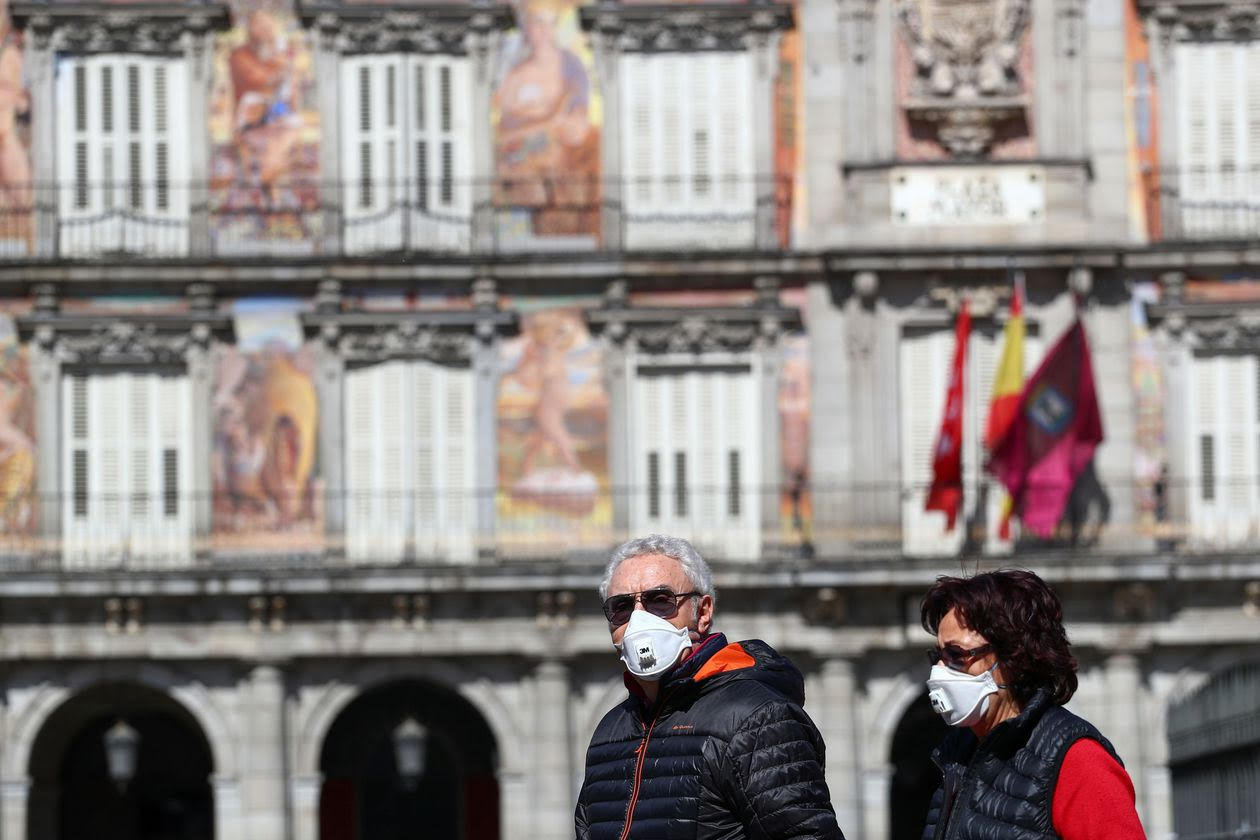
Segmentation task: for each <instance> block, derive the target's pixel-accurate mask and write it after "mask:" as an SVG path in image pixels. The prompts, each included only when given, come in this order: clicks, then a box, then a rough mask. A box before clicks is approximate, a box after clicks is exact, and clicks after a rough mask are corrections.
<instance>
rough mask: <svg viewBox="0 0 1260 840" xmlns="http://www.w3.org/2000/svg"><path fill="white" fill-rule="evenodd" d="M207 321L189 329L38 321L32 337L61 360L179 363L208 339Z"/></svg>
mask: <svg viewBox="0 0 1260 840" xmlns="http://www.w3.org/2000/svg"><path fill="white" fill-rule="evenodd" d="M210 336H211V329H210V326H209V325H208V324H205V323H196V324H193V325H192V327H191V328H190V329H186V330H179V331H165V330H159V329H158V328H157V326H156V325H154V324H151V323H150V324H139V323H135V322H131V321H115V322H113V323H111V324H109V325H108V326H98V327H93V328H92V329H91V330H89V331H87V332H71V331H67V330H58V329H56V328H55V327H53V326H51V325H41V326H40V327H38V328H37V329H36V331H35V340H36V342H38V343H39V344H41V345H43V346H44V347H45V349H47V350H49V351H51V352H52V353H53V354H54V355H56V356H57V358H58V359H59V360H60V361H61V362H62V363H63V364H85V365H182V364H184V363H185V362H186V361H187V354H188V351H189V350H191V349H192V348H194V347H205V346H207V345H208V344H209V342H210Z"/></svg>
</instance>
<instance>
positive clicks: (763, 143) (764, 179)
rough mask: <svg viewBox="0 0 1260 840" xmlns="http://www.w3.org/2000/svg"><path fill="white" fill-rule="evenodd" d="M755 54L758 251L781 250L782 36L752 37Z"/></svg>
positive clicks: (768, 33) (771, 33)
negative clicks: (778, 126)
mask: <svg viewBox="0 0 1260 840" xmlns="http://www.w3.org/2000/svg"><path fill="white" fill-rule="evenodd" d="M751 49H752V51H753V66H754V68H755V69H754V70H753V90H752V95H753V107H752V114H753V174H754V175H755V176H756V184H755V187H754V190H755V191H754V195H755V196H756V212H757V215H756V228H755V234H754V243H755V245H756V247H757V248H758V249H759V250H763V251H771V250H776V249H777V248H778V247H779V242H778V231H777V230H776V229H775V222H776V221H777V219H776V216H777V213H776V209H777V208H776V207H775V198H776V190H775V184H774V128H775V121H774V82H775V76H776V75H777V72H778V57H779V37H778V35H776V34H775V33H773V32H758V33H755V34H754V35H753V36H752V45H751Z"/></svg>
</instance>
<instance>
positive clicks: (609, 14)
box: [582, 3, 791, 53]
mask: <svg viewBox="0 0 1260 840" xmlns="http://www.w3.org/2000/svg"><path fill="white" fill-rule="evenodd" d="M582 23H583V26H584V27H586V28H588V29H592V30H594V31H595V32H596V33H597V34H598V35H599V36H600V40H601V42H602V43H605V44H610V45H614V46H615V47H616V49H618V50H620V51H622V52H649V53H650V52H704V51H709V50H726V51H731V50H745V49H750V48H752V47H755V46H757V45H759V44H763V43H766V42H767V39H768V37H769V35H770V33H772V32H774V31H776V30H779V29H785V28H787V27H789V26H790V25H791V10H790V9H788V8H787V7H786V6H780V5H779V4H769V3H767V4H755V5H750V6H748V7H746V8H738V7H730V6H725V5H723V6H713V7H705V6H698V7H697V6H691V7H687V8H682V7H670V9H669V10H668V11H665V12H662V11H661V9H660V8H659V7H657V6H650V5H648V6H642V7H635V6H623V5H620V4H616V3H605V4H601V5H600V6H598V7H596V8H593V9H586V10H583V12H582Z"/></svg>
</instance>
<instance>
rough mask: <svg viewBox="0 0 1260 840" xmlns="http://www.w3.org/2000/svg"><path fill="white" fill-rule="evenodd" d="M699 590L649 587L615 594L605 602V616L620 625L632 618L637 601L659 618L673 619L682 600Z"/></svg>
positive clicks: (612, 622) (609, 621) (613, 624)
mask: <svg viewBox="0 0 1260 840" xmlns="http://www.w3.org/2000/svg"><path fill="white" fill-rule="evenodd" d="M699 594H700V593H699V592H677V593H676V592H674V591H673V590H672V589H667V588H665V587H661V588H659V589H648V590H647V591H645V592H627V593H626V594H625V595H614V596H612V597H611V598H609V599H608V600H607V601H605V602H604V616H605V617H606V618H607V619H608V623H609V624H610V625H612V626H613V627H620V626H621V625H623V624H625V623H626V622H627V621H629V620H630V616H631V614H632V613H634V605H635V604H636V603H641V604H643V609H645V610H647V611H648V612H650V613H651V614H652V615H654V616H656V617H657V618H664V619H671V618H673V617H674V616H676V615H678V610H680V609H681V608H682V602H683V601H684V600H685V599H687V598H691V597H693V596H695V595H699Z"/></svg>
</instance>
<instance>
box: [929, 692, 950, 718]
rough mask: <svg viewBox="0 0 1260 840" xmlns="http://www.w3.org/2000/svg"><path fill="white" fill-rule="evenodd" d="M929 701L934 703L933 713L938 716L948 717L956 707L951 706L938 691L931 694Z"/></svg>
mask: <svg viewBox="0 0 1260 840" xmlns="http://www.w3.org/2000/svg"><path fill="white" fill-rule="evenodd" d="M928 700H930V701H932V711H934V712H936V713H937V714H938V715H947V714H949V713H950V712H952V711H953V710H954V707H953V706H951V705H949V701H948V700H946V699H945V697H944V695H942V694H941V693H940V692H938V691H932V692H929V693H928Z"/></svg>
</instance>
